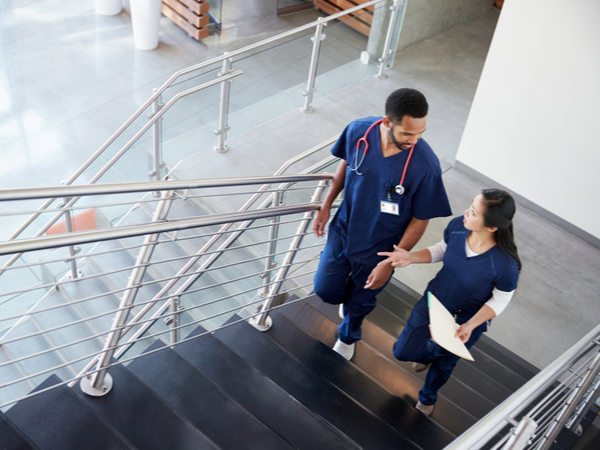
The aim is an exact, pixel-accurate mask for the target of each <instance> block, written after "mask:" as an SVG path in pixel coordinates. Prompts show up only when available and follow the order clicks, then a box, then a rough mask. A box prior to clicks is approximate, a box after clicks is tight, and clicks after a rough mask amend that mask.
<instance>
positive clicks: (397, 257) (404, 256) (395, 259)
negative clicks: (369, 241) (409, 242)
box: [377, 245, 412, 267]
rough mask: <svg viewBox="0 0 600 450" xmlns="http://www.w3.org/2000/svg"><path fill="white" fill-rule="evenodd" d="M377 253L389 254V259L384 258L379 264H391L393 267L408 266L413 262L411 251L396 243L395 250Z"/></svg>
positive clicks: (380, 254) (381, 254)
mask: <svg viewBox="0 0 600 450" xmlns="http://www.w3.org/2000/svg"><path fill="white" fill-rule="evenodd" d="M377 254H378V255H379V256H387V259H385V260H383V261H382V262H380V263H379V264H391V265H392V266H393V267H406V266H409V265H410V264H412V260H411V259H410V252H407V251H406V250H404V249H403V248H400V247H398V246H397V245H394V251H393V252H379V253H377Z"/></svg>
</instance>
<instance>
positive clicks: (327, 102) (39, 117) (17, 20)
mask: <svg viewBox="0 0 600 450" xmlns="http://www.w3.org/2000/svg"><path fill="white" fill-rule="evenodd" d="M317 16H318V13H317V12H316V11H311V12H308V13H298V14H294V15H290V16H285V17H279V18H277V17H271V18H266V19H263V20H258V21H252V22H251V23H237V24H236V26H235V27H231V28H229V29H226V30H224V31H223V33H222V34H221V35H220V36H217V35H214V36H211V37H209V38H208V39H206V40H204V41H203V42H200V43H198V42H195V41H193V40H192V39H190V38H189V37H187V36H186V35H185V34H184V33H183V32H182V31H181V30H180V29H179V28H177V27H176V26H174V25H173V24H171V23H170V22H169V21H168V19H166V18H162V21H161V35H160V45H159V47H158V49H157V50H155V51H152V52H144V51H140V50H136V49H135V48H134V46H133V38H132V31H131V21H130V17H129V16H128V14H127V11H126V10H124V12H123V13H122V14H121V15H119V16H115V17H102V16H96V15H95V13H94V9H93V1H91V0H85V1H84V0H61V1H58V0H45V1H42V0H22V1H14V0H13V1H11V0H0V158H2V164H0V188H11V187H17V186H19V187H20V186H40V185H54V184H57V183H58V182H60V180H62V179H65V178H68V177H69V176H70V175H71V174H72V173H73V172H74V171H75V169H77V168H78V167H79V166H80V164H81V163H82V162H83V161H85V160H86V159H87V158H88V157H89V155H90V154H91V153H92V152H93V151H94V150H96V149H97V148H98V147H99V146H100V145H102V144H103V143H104V142H105V141H106V139H108V137H109V136H110V135H111V134H112V133H113V132H114V131H115V130H116V129H117V128H118V127H119V126H120V125H121V124H122V123H123V122H124V121H125V120H126V119H127V118H128V117H130V116H131V114H132V113H133V112H134V111H135V110H136V108H137V107H139V105H141V104H142V103H143V102H144V101H145V100H146V99H147V98H148V97H149V96H150V95H151V93H152V88H154V87H157V86H159V85H160V84H162V83H163V82H164V81H165V80H166V79H167V78H168V77H169V76H170V74H172V73H173V72H174V71H177V70H179V69H181V68H183V67H186V66H188V65H190V64H194V63H197V62H200V61H203V60H206V59H208V58H210V57H213V56H216V55H219V54H221V53H222V52H223V51H227V50H231V49H235V48H240V47H242V46H244V45H248V44H249V43H251V42H255V41H258V40H260V39H263V38H265V37H267V36H269V35H272V34H275V33H278V32H281V31H283V30H286V29H289V28H292V27H294V26H297V25H299V24H302V23H306V22H307V21H310V20H313V19H314V18H315V17H317ZM497 18H498V12H497V11H492V12H490V13H489V14H486V15H483V16H481V17H478V18H476V19H473V20H470V21H469V22H466V23H463V24H460V25H458V26H456V27H454V28H453V29H451V30H449V31H447V32H445V33H443V34H441V35H438V36H436V37H434V38H431V39H427V40H425V41H423V42H421V43H419V44H417V45H414V46H412V47H409V48H407V49H405V50H403V51H402V52H400V53H399V54H398V55H397V57H396V63H395V67H394V68H393V69H392V70H391V71H390V72H389V77H388V79H386V80H378V79H376V78H374V77H373V76H372V73H374V72H375V66H373V65H370V66H363V65H361V64H360V63H358V61H357V58H358V54H357V53H354V54H352V50H351V49H352V47H353V46H354V47H355V48H357V49H360V46H361V45H364V42H363V41H361V38H360V36H358V35H357V34H356V33H352V32H347V33H345V34H344V33H342V32H339V34H340V36H339V38H338V39H337V41H338V45H337V46H334V45H332V46H331V54H330V55H329V57H328V58H327V59H326V61H329V60H330V59H333V60H335V58H338V59H337V60H336V61H337V62H336V63H335V64H333V65H332V67H328V68H327V71H326V70H325V68H322V69H321V72H320V73H322V75H321V77H320V79H319V80H318V83H317V87H318V89H319V90H320V92H319V95H318V96H317V97H316V101H315V104H314V106H315V113H313V114H311V115H306V114H304V113H301V112H300V111H298V109H297V106H289V105H293V104H295V102H298V104H297V105H298V106H300V105H301V104H302V98H300V99H299V100H297V98H298V97H301V96H300V95H299V91H301V90H302V89H303V88H304V87H303V86H302V82H300V81H298V80H303V79H304V75H302V76H300V77H299V78H296V77H298V74H297V71H298V70H301V69H300V67H302V66H303V65H304V64H305V63H306V48H308V47H306V48H304V50H302V51H304V52H305V53H302V52H299V50H298V48H296V47H295V45H296V44H295V43H290V44H286V45H287V46H288V47H286V48H287V50H284V47H282V48H280V49H279V50H273V51H270V52H265V53H264V55H262V56H261V57H258V58H256V59H254V60H252V61H250V60H248V61H247V62H246V63H245V65H246V66H247V67H246V72H247V75H248V77H247V78H246V81H245V82H243V81H241V79H240V81H239V82H234V84H233V86H234V90H235V89H237V90H238V91H237V93H238V95H239V96H240V97H239V98H237V100H232V103H231V106H232V111H231V112H232V114H231V119H230V120H231V123H230V125H231V126H232V132H231V139H229V145H230V147H231V150H230V151H229V152H228V153H226V154H217V153H215V152H214V151H213V150H212V145H214V142H213V141H210V142H207V141H199V140H198V137H199V136H202V133H206V135H207V136H208V134H209V133H208V132H209V131H210V132H212V130H214V128H215V127H214V123H211V121H213V120H214V117H215V116H214V115H213V114H214V109H211V108H214V105H212V106H211V105H209V106H205V107H195V109H194V110H193V114H192V116H193V117H188V120H190V123H193V124H194V125H195V126H190V127H183V125H185V124H184V121H183V120H182V116H181V115H184V116H185V115H186V110H185V109H182V110H180V112H179V113H176V111H174V112H173V114H172V116H171V118H170V119H169V117H167V118H166V120H165V123H166V126H164V129H165V130H166V131H165V148H164V152H165V154H167V153H169V152H173V155H171V156H169V155H167V156H166V158H167V159H168V158H171V159H172V161H170V162H169V168H172V167H174V166H175V165H176V163H177V161H178V160H179V159H180V158H188V159H186V160H185V164H182V165H180V166H178V167H177V168H176V172H177V175H178V176H182V177H183V176H189V177H192V178H201V177H215V176H233V175H250V174H252V175H261V174H262V175H268V174H271V173H273V171H274V170H275V169H277V168H278V167H279V165H280V164H281V163H282V162H284V161H286V160H287V159H289V157H291V156H293V155H295V154H297V153H298V152H300V151H303V150H306V149H307V148H309V147H311V146H313V145H316V144H318V143H320V142H322V141H323V140H324V139H327V138H329V137H331V136H333V135H335V134H337V133H339V132H340V131H341V130H342V128H343V127H344V125H345V124H346V123H347V122H349V121H350V120H353V119H354V118H357V117H360V116H366V115H375V114H381V110H382V105H383V102H384V100H385V98H386V96H387V94H388V93H389V92H390V91H392V90H393V89H396V88H397V87H400V86H412V87H416V88H418V89H421V90H422V91H423V92H425V94H426V95H427V97H428V99H429V102H430V105H431V112H430V116H429V123H428V131H427V136H426V139H427V140H428V141H429V142H430V143H431V144H432V146H433V148H434V149H435V150H436V152H437V153H438V155H439V156H440V159H441V160H442V164H443V167H444V169H446V170H447V171H446V173H445V181H446V185H447V189H448V192H449V195H450V198H451V201H452V206H453V211H454V213H455V214H460V213H461V212H462V211H463V210H464V209H465V208H466V207H467V206H468V204H469V203H470V200H471V198H472V197H473V196H474V195H475V194H476V193H477V192H478V191H479V190H480V189H481V188H482V187H484V186H481V185H480V184H478V183H477V182H475V181H474V180H472V179H470V178H468V177H466V176H465V175H464V174H462V173H460V172H458V171H455V170H453V169H451V166H452V164H453V162H454V159H455V155H456V152H457V149H458V146H459V143H460V138H461V135H462V131H463V128H464V125H465V123H466V120H467V116H468V112H469V108H470V105H471V101H472V99H473V96H474V93H475V89H476V86H477V81H478V78H479V75H480V73H481V69H482V67H483V63H484V60H485V55H486V53H487V48H488V47H489V42H490V41H491V38H492V35H493V30H494V27H495V23H496V21H497ZM330 35H331V38H332V39H331V40H333V37H334V36H335V35H336V31H331V32H330ZM305 40H306V38H305ZM331 40H330V41H331ZM342 48H345V49H346V50H345V53H344V52H339V51H337V50H338V49H342ZM340 55H342V56H340ZM285 58H288V59H285ZM289 58H291V60H290V59H289ZM259 61H260V63H259ZM282 61H283V62H284V63H283V64H281V62H282ZM266 62H268V63H271V64H280V65H279V68H280V72H281V74H284V75H285V76H284V77H283V78H281V77H280V80H279V81H278V82H281V79H283V80H286V81H287V84H285V83H284V84H281V85H278V86H277V87H278V90H283V91H282V92H283V93H280V94H277V95H271V96H265V95H263V97H260V95H261V93H260V91H259V89H268V88H271V87H273V86H272V83H273V82H274V81H273V80H274V79H272V80H270V79H268V78H265V77H264V76H263V77H260V76H259V77H258V78H255V79H253V78H252V76H250V73H251V72H252V70H256V68H257V67H259V68H260V66H261V65H264V63H266ZM323 64H325V63H323ZM251 69H252V70H251ZM296 69H297V70H296ZM253 73H254V75H255V76H256V74H257V72H253ZM250 81H252V82H250ZM236 83H237V86H236ZM261 83H262V85H261ZM244 91H245V92H244ZM253 91H254V92H253ZM325 94H327V95H325ZM244 96H247V98H250V99H254V100H256V99H260V98H262V100H260V101H258V102H257V103H255V104H254V105H252V106H248V107H244V106H243V102H241V100H240V99H241V98H242V97H244ZM232 98H233V97H232ZM236 102H237V103H236ZM209 103H210V102H209ZM258 118H259V119H260V120H258ZM169 121H170V122H169ZM202 121H204V122H202ZM257 121H258V122H257ZM265 121H266V123H264V124H263V125H260V126H258V127H257V124H258V123H262V122H265ZM202 123H204V128H205V129H204V130H202V129H201V128H202V127H200V129H198V125H201V124H202ZM236 124H237V127H238V128H237V131H235V126H236ZM178 126H181V127H183V128H181V127H180V128H179V129H178V128H177V127H178ZM253 127H254V128H253ZM169 130H170V131H169ZM177 130H179V131H177ZM186 130H189V131H186ZM169 133H171V134H169ZM199 142H203V143H201V144H199ZM191 143H194V147H191ZM190 148H191V149H192V150H187V149H190ZM176 150H177V151H181V153H175V151H176ZM189 152H191V153H198V155H196V156H191V153H189ZM127 168H128V167H124V168H123V170H126V169H127ZM249 168H251V169H250V170H249ZM515 222H516V230H517V240H518V244H519V248H520V251H521V255H522V258H523V262H524V270H523V274H522V278H521V284H520V287H519V290H518V294H517V296H516V297H515V299H514V302H513V304H512V305H511V306H510V308H509V309H508V310H507V311H506V312H505V313H504V314H503V315H502V316H501V317H499V318H498V319H496V320H495V321H494V323H493V325H492V327H491V330H490V332H489V334H490V335H491V337H492V338H494V339H496V340H498V341H499V342H501V343H502V344H504V345H506V346H507V347H508V348H509V349H511V350H513V351H515V352H516V353H517V354H519V355H521V356H523V357H524V358H526V359H527V360H529V361H530V362H532V363H533V364H535V365H537V366H538V367H544V366H545V365H547V364H548V363H549V362H550V361H551V360H552V359H554V358H555V357H556V356H558V355H559V354H560V353H561V352H563V351H564V350H565V349H567V348H568V347H569V346H570V345H572V344H573V343H574V342H576V340H577V339H579V338H580V337H581V336H582V335H584V334H585V333H586V332H587V331H588V330H590V329H591V328H592V327H594V326H595V325H597V323H598V319H597V318H598V317H599V316H600V314H599V313H600V302H598V301H597V294H596V293H597V292H598V291H599V288H600V280H598V277H597V272H598V270H597V268H598V267H600V251H599V250H598V249H595V248H593V247H591V246H589V245H586V244H584V243H583V242H581V241H580V240H578V239H577V238H575V237H573V236H571V235H569V234H568V233H566V232H564V231H563V230H561V229H559V228H557V227H555V226H554V225H552V224H550V223H548V222H546V221H545V220H543V219H541V218H540V217H538V216H536V215H535V214H533V213H531V212H530V211H527V210H526V209H524V208H520V210H519V212H518V216H517V218H516V221H515ZM446 223H447V221H446V220H436V221H433V223H432V224H431V225H430V227H429V229H428V231H427V234H426V236H425V237H424V239H423V241H422V242H421V243H420V245H421V246H424V245H428V244H430V243H434V242H436V241H437V240H438V239H439V238H440V236H441V232H442V230H443V228H444V226H445V224H446ZM436 270H437V267H434V266H423V267H410V268H408V269H405V270H403V271H397V273H396V275H395V276H397V277H398V278H399V279H400V280H402V281H404V282H406V283H407V284H408V285H410V286H411V287H413V288H414V289H416V290H418V291H421V290H422V289H423V288H424V286H425V283H426V281H427V280H428V279H429V278H431V277H432V276H433V274H434V273H435V271H436Z"/></svg>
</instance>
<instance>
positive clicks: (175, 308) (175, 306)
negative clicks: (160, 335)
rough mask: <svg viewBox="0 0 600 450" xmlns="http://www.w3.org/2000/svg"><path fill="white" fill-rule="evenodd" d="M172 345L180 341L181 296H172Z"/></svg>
mask: <svg viewBox="0 0 600 450" xmlns="http://www.w3.org/2000/svg"><path fill="white" fill-rule="evenodd" d="M170 323H171V345H175V344H177V343H178V342H179V328H178V327H179V296H175V297H171V321H170Z"/></svg>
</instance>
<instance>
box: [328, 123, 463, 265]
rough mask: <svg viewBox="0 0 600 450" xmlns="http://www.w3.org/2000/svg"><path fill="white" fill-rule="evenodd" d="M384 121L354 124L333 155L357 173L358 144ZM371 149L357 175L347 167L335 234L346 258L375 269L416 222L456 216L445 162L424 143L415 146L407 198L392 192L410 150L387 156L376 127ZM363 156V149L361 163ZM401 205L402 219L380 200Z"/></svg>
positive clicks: (370, 138)
mask: <svg viewBox="0 0 600 450" xmlns="http://www.w3.org/2000/svg"><path fill="white" fill-rule="evenodd" d="M378 120H381V117H368V118H365V119H360V120H356V121H354V122H352V123H351V124H349V125H348V126H347V127H346V129H345V130H344V132H343V133H342V135H341V136H340V138H339V139H338V141H337V142H336V143H335V145H334V146H333V148H332V149H331V153H332V154H333V155H334V156H337V157H338V158H341V159H343V160H345V161H346V163H347V164H348V165H349V166H350V167H352V168H355V167H356V166H355V157H356V151H357V150H356V144H357V142H358V140H359V139H360V138H362V137H363V136H364V135H365V133H366V132H367V130H368V129H369V127H370V126H371V125H373V124H374V123H375V122H377V121H378ZM367 140H368V142H369V150H368V151H367V153H366V154H365V155H364V159H363V161H362V164H360V167H359V169H358V171H359V172H360V173H362V174H363V175H358V174H357V173H356V172H355V171H353V170H350V168H349V167H346V184H345V186H344V200H343V201H342V203H341V205H340V207H339V209H338V211H337V213H336V215H335V217H334V218H333V220H332V222H331V225H330V229H331V230H333V231H334V232H336V233H338V234H339V235H340V236H341V237H342V241H343V242H344V251H345V253H346V257H347V258H348V259H350V260H353V261H356V262H359V263H361V264H365V265H371V266H375V265H377V263H379V262H380V261H382V260H383V259H384V258H383V257H381V256H378V255H377V252H383V251H393V249H394V247H393V246H394V245H397V244H398V243H399V242H400V239H401V238H402V235H403V234H404V231H405V230H406V227H407V226H408V224H409V223H410V221H411V220H412V218H413V217H416V218H417V219H420V220H427V219H432V218H434V217H446V216H449V215H451V214H452V210H451V209H450V204H449V203H448V197H447V195H446V190H445V189H444V183H443V182H442V170H441V168H440V163H439V160H438V158H437V156H435V154H434V153H433V150H431V147H430V146H429V144H427V142H425V141H424V140H423V139H419V141H418V142H417V144H416V145H415V148H414V151H413V154H412V157H411V159H410V162H409V165H408V168H407V171H406V176H405V178H404V183H403V186H404V188H405V193H404V194H402V195H398V194H396V192H393V193H390V194H389V197H388V190H389V189H390V188H394V187H395V186H396V185H398V184H399V183H400V179H401V178H402V172H403V170H404V165H405V163H406V160H407V158H408V155H409V153H410V151H409V150H405V151H402V152H400V153H398V154H395V155H392V156H388V157H387V158H384V157H383V153H382V148H381V138H380V132H379V127H378V126H375V127H373V129H372V130H371V131H370V132H369V135H368V137H367ZM363 154H364V144H361V148H360V151H359V153H358V161H359V162H360V160H361V159H362V157H363ZM382 200H383V201H390V202H392V203H395V204H397V205H398V208H399V214H398V215H394V214H389V213H384V212H382V211H381V201H382Z"/></svg>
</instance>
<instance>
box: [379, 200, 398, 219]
mask: <svg viewBox="0 0 600 450" xmlns="http://www.w3.org/2000/svg"><path fill="white" fill-rule="evenodd" d="M379 205H380V207H381V212H383V213H386V214H394V215H395V216H397V215H399V214H400V212H399V208H398V203H394V202H387V201H385V200H381V201H380V202H379Z"/></svg>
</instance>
